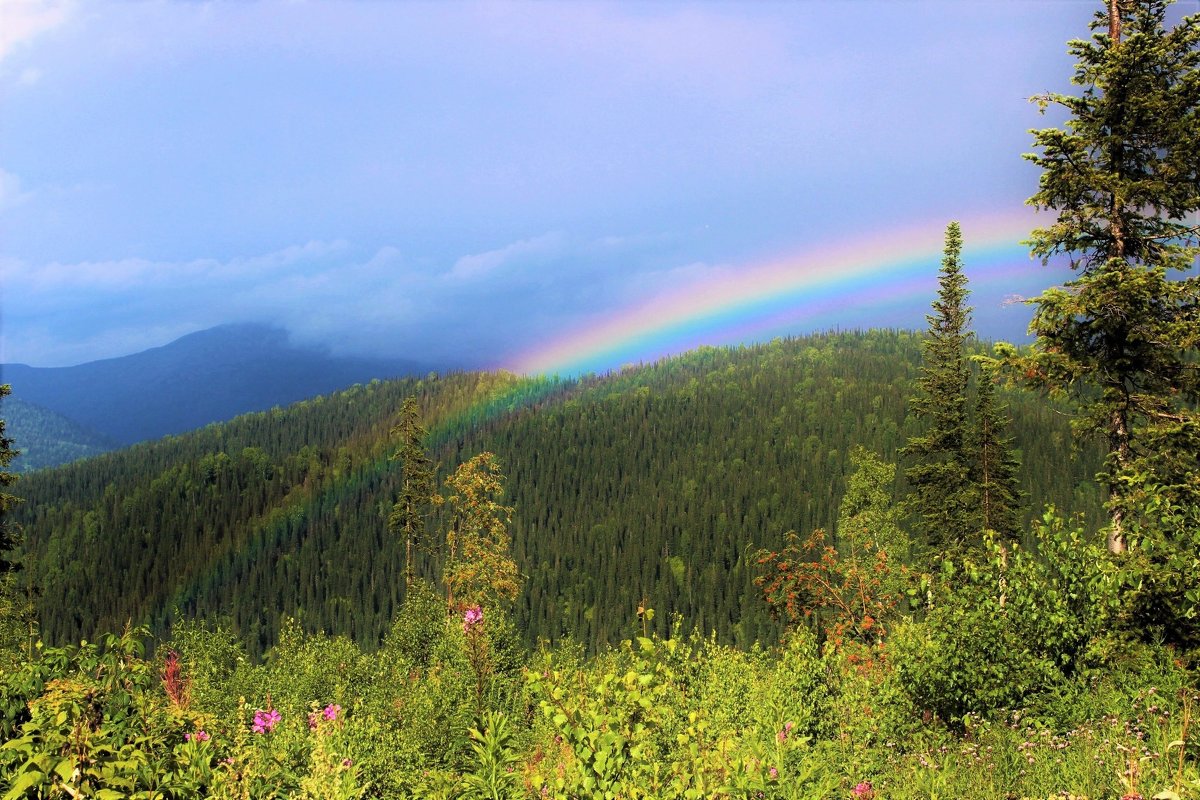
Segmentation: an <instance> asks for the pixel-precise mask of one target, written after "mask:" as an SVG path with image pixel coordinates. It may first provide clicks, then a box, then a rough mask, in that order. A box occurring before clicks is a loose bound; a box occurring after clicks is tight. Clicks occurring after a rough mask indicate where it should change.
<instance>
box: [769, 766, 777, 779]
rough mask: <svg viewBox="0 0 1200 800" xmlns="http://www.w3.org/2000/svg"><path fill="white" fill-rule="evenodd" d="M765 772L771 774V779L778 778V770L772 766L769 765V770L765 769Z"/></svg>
mask: <svg viewBox="0 0 1200 800" xmlns="http://www.w3.org/2000/svg"><path fill="white" fill-rule="evenodd" d="M767 774H768V775H770V776H771V780H778V779H779V770H777V769H775V768H774V767H771V768H770V769H769V770H767Z"/></svg>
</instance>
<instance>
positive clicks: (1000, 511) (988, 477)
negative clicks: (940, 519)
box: [970, 374, 1021, 539]
mask: <svg viewBox="0 0 1200 800" xmlns="http://www.w3.org/2000/svg"><path fill="white" fill-rule="evenodd" d="M1009 424H1010V420H1009V418H1008V414H1007V413H1005V409H1004V407H1003V406H1000V405H997V402H996V387H995V385H994V384H993V382H992V378H991V376H990V375H988V374H984V375H981V376H980V380H979V388H978V391H977V393H976V397H975V419H974V424H973V426H972V430H971V442H970V449H971V452H972V454H973V455H974V463H973V464H972V470H971V482H972V484H973V485H974V487H975V492H976V495H977V506H978V513H979V520H980V529H981V530H985V531H995V532H996V533H998V534H1000V535H1001V536H1002V537H1003V538H1006V539H1016V538H1017V537H1018V535H1019V534H1020V524H1021V523H1020V513H1019V512H1020V504H1021V491H1020V489H1019V488H1018V486H1017V474H1018V471H1019V470H1020V463H1019V462H1018V461H1017V459H1016V456H1015V455H1014V454H1013V440H1012V438H1011V437H1009V436H1008V435H1007V433H1008V428H1009Z"/></svg>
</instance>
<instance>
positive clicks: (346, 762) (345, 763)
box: [342, 758, 354, 767]
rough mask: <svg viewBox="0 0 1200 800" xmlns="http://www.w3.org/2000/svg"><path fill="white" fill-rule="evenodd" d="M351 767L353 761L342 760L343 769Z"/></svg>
mask: <svg viewBox="0 0 1200 800" xmlns="http://www.w3.org/2000/svg"><path fill="white" fill-rule="evenodd" d="M353 765H354V762H353V761H351V760H350V759H348V758H343V759H342V766H343V767H350V766H353Z"/></svg>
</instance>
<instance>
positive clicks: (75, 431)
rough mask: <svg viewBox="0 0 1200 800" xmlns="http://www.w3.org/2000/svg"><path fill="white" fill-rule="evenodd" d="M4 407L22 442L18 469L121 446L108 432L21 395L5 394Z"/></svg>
mask: <svg viewBox="0 0 1200 800" xmlns="http://www.w3.org/2000/svg"><path fill="white" fill-rule="evenodd" d="M0 411H2V412H3V414H4V418H5V419H6V420H8V423H9V430H10V432H11V433H12V435H13V438H15V439H16V440H17V441H18V442H20V443H21V454H20V455H19V456H17V458H16V459H15V460H14V462H13V466H14V467H15V468H16V470H17V471H18V472H32V471H33V470H37V469H44V468H45V467H54V466H58V465H59V464H69V463H70V462H72V461H76V460H78V459H81V458H88V457H90V456H96V455H99V454H101V453H106V452H108V451H109V450H115V449H117V448H118V447H120V444H119V443H117V442H116V441H114V440H112V439H109V438H108V437H107V436H104V435H102V434H99V433H96V432H95V431H92V430H88V429H87V428H85V427H83V426H82V425H80V424H78V423H77V422H75V421H74V420H71V419H69V418H67V417H64V416H63V415H62V414H59V413H56V412H54V411H51V410H50V409H48V408H42V407H41V406H39V405H36V404H34V403H29V402H26V401H24V400H22V399H21V398H19V397H6V398H4V403H3V404H2V405H0Z"/></svg>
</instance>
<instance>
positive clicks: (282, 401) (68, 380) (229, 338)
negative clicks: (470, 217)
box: [0, 324, 428, 448]
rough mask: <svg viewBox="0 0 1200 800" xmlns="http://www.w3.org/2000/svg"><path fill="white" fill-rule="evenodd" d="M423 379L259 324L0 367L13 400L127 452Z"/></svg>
mask: <svg viewBox="0 0 1200 800" xmlns="http://www.w3.org/2000/svg"><path fill="white" fill-rule="evenodd" d="M425 371H428V370H427V368H426V367H423V366H422V365H420V364H418V363H416V362H412V361H400V360H375V359H360V358H335V357H333V356H330V355H329V354H327V353H324V352H321V351H319V350H313V349H308V348H302V347H297V346H295V345H293V344H291V343H290V342H289V341H288V336H287V333H286V332H285V331H283V330H281V329H278V328H272V327H269V326H264V325H253V324H245V325H223V326H220V327H217V328H210V329H209V330H205V331H199V332H197V333H193V334H189V335H187V336H184V337H182V338H180V339H177V340H175V341H174V342H171V343H170V344H167V345H164V346H163V347H156V348H153V349H150V350H146V351H144V352H141V353H135V354H133V355H129V356H122V357H120V358H110V359H105V360H102V361H92V362H89V363H86V364H79V365H77V366H73V367H30V366H26V365H24V364H6V365H4V366H3V367H0V374H2V376H3V382H5V383H10V384H12V388H13V396H14V397H18V398H20V399H23V400H25V401H27V402H29V403H33V404H35V405H37V406H40V407H42V408H45V409H48V410H50V411H53V412H55V413H57V414H60V415H62V416H64V417H66V418H68V419H70V420H71V421H73V422H74V423H75V424H77V425H79V426H80V427H82V428H84V429H87V430H89V431H93V432H94V433H95V434H98V435H100V436H102V437H106V438H108V439H112V440H114V441H115V442H118V443H120V444H133V443H135V442H140V441H145V440H148V439H157V438H160V437H162V436H167V435H170V434H178V433H183V432H185V431H189V430H193V429H195V428H199V427H202V426H204V425H208V424H209V423H212V422H219V421H223V420H228V419H232V418H233V417H235V416H237V415H238V414H244V413H246V412H248V411H261V410H265V409H268V408H271V407H273V406H276V405H286V404H288V403H294V402H296V401H297V400H302V399H304V398H307V397H313V396H315V395H318V394H325V393H328V392H332V391H337V390H338V389H344V388H346V387H347V386H350V385H352V384H355V383H365V382H366V381H369V380H372V379H374V378H393V377H398V376H401V375H412V374H418V373H421V372H425ZM19 411H20V409H18V412H19ZM18 424H19V423H18ZM26 446H27V447H30V448H33V447H35V446H40V443H35V442H27V443H26Z"/></svg>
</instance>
